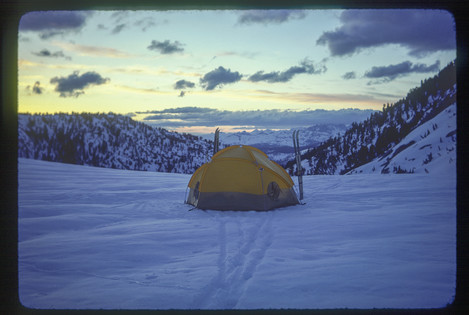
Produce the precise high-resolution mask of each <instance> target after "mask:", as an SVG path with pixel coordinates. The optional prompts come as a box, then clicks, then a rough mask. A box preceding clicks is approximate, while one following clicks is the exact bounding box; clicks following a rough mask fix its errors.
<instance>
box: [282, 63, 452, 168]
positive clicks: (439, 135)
mask: <svg viewBox="0 0 469 315" xmlns="http://www.w3.org/2000/svg"><path fill="white" fill-rule="evenodd" d="M455 70H456V69H455V64H454V63H451V64H449V65H448V66H447V67H446V68H444V69H443V70H441V71H440V73H439V74H438V75H436V76H435V77H433V78H431V79H428V80H425V81H424V82H422V84H421V86H420V87H419V88H414V89H412V90H411V91H410V92H409V93H408V95H407V96H406V98H405V99H402V100H400V101H398V102H397V103H395V104H393V105H389V104H388V105H387V106H383V111H381V112H376V113H373V114H372V115H371V116H370V118H369V119H367V120H365V121H363V122H360V123H353V124H352V126H351V128H349V129H348V130H347V131H346V132H345V133H344V134H343V135H342V136H337V137H331V138H329V139H328V140H326V141H324V142H323V143H321V144H320V145H319V146H317V147H315V148H312V149H308V150H304V151H303V154H302V166H303V170H304V171H305V174H307V175H315V174H329V175H330V174H347V173H349V174H351V173H356V172H381V173H389V172H393V173H405V172H407V173H414V172H416V173H420V172H429V171H430V170H431V169H434V168H438V167H440V166H438V165H437V164H439V163H455V161H456V149H455V148H456V128H457V123H456V74H455ZM368 163H371V164H369V165H368ZM365 164H366V166H365ZM286 168H287V170H288V171H289V172H290V174H293V173H296V165H295V161H294V160H293V159H292V160H290V161H288V162H287V163H286Z"/></svg>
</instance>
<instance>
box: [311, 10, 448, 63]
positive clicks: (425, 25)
mask: <svg viewBox="0 0 469 315" xmlns="http://www.w3.org/2000/svg"><path fill="white" fill-rule="evenodd" d="M340 21H341V22H342V25H341V26H340V27H338V28H336V29H335V30H334V31H327V32H324V33H323V34H322V35H321V36H320V37H319V39H318V40H317V41H316V44H319V45H326V46H327V47H328V48H329V50H330V53H331V55H332V56H346V55H352V54H354V53H358V52H360V51H361V50H363V49H366V48H371V47H379V46H384V45H388V44H397V45H400V46H403V47H406V48H407V49H409V54H410V55H411V56H416V57H421V56H424V55H427V54H429V53H433V52H436V51H442V50H453V49H456V35H455V26H454V19H453V17H452V16H451V14H450V13H448V12H446V11H441V10H423V9H417V10H346V11H344V12H343V13H342V14H341V16H340Z"/></svg>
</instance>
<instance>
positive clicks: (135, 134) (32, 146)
mask: <svg viewBox="0 0 469 315" xmlns="http://www.w3.org/2000/svg"><path fill="white" fill-rule="evenodd" d="M212 151H213V142H210V141H207V140H203V139H201V138H200V137H197V136H193V135H190V134H180V133H176V132H169V131H168V130H166V129H162V128H152V127H151V126H148V125H146V124H143V123H140V122H136V121H134V120H132V119H131V118H129V117H126V116H123V115H115V114H86V113H82V114H72V115H68V114H54V115H30V114H19V115H18V156H19V157H25V158H32V159H37V160H46V161H55V162H64V163H70V164H80V165H91V166H100V167H109V168H117V169H130V170H143V171H158V172H169V173H186V174H191V173H193V172H194V171H195V170H196V169H197V168H198V167H199V166H200V165H202V164H203V163H204V162H206V161H208V159H209V158H210V156H211V153H212Z"/></svg>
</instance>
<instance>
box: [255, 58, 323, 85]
mask: <svg viewBox="0 0 469 315" xmlns="http://www.w3.org/2000/svg"><path fill="white" fill-rule="evenodd" d="M326 70H327V68H326V67H325V66H322V67H320V68H316V67H315V66H314V64H313V63H312V62H311V61H309V60H307V59H306V60H304V61H303V62H301V63H300V66H293V67H290V68H288V69H287V70H285V71H283V72H279V71H275V72H269V73H264V71H258V72H256V73H255V74H253V75H251V76H250V77H249V78H248V80H249V81H251V82H259V81H267V82H269V83H276V82H288V81H290V80H291V79H293V77H294V76H295V75H297V74H301V73H307V74H319V73H322V72H325V71H326Z"/></svg>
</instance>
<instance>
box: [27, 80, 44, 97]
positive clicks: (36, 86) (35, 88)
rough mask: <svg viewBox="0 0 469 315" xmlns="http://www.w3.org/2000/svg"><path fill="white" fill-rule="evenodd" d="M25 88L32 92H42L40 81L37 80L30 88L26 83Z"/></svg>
mask: <svg viewBox="0 0 469 315" xmlns="http://www.w3.org/2000/svg"><path fill="white" fill-rule="evenodd" d="M26 90H27V91H28V92H29V90H32V92H33V94H42V91H43V88H42V87H41V83H40V82H39V81H36V82H35V83H34V85H33V87H32V89H31V86H30V85H28V86H26Z"/></svg>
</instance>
